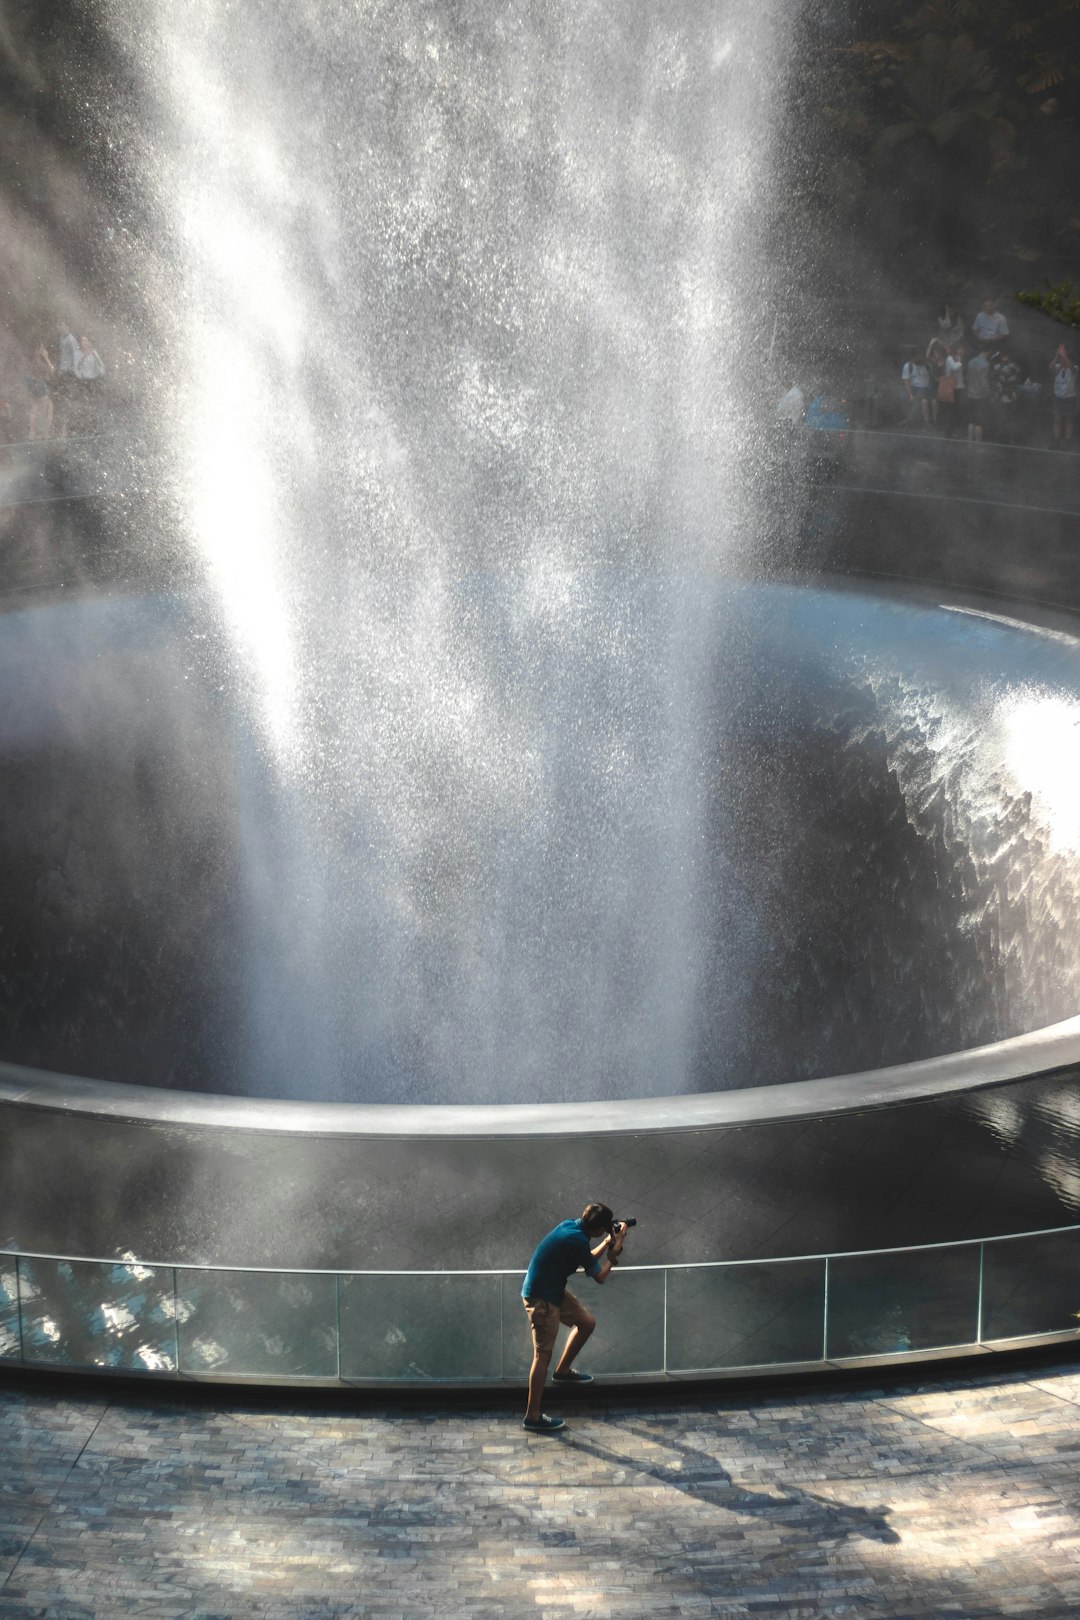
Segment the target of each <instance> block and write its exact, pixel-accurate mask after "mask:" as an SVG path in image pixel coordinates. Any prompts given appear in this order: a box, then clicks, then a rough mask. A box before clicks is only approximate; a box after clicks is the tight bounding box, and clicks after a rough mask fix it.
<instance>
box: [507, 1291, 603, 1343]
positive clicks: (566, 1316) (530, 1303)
mask: <svg viewBox="0 0 1080 1620" xmlns="http://www.w3.org/2000/svg"><path fill="white" fill-rule="evenodd" d="M521 1303H522V1304H523V1305H524V1307H525V1315H526V1316H527V1317H528V1318H529V1326H530V1327H531V1328H532V1336H533V1346H534V1347H535V1349H536V1351H537V1353H538V1354H539V1355H545V1354H550V1352H551V1350H552V1347H553V1346H554V1344H555V1340H556V1338H557V1337H558V1332H559V1328H560V1326H561V1325H562V1323H564V1322H565V1323H566V1325H567V1327H577V1326H578V1324H579V1323H580V1324H581V1325H582V1326H588V1325H589V1324H591V1322H592V1316H591V1314H590V1313H589V1312H588V1311H587V1310H586V1309H585V1307H584V1305H583V1304H582V1303H581V1301H580V1299H578V1297H577V1295H576V1294H572V1293H571V1292H570V1290H569V1288H568V1289H567V1290H566V1293H565V1294H564V1295H563V1297H562V1304H561V1305H556V1304H554V1302H553V1301H552V1300H550V1299H523V1300H522V1302H521Z"/></svg>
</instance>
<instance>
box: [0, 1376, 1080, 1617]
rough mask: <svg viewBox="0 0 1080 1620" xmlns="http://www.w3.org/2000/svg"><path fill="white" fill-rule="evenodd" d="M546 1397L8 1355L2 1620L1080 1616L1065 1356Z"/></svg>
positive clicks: (1077, 1382)
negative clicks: (705, 1388) (250, 1388)
mask: <svg viewBox="0 0 1080 1620" xmlns="http://www.w3.org/2000/svg"><path fill="white" fill-rule="evenodd" d="M579 1394H580V1392H574V1396H575V1397H576V1396H579ZM560 1405H561V1407H562V1409H563V1410H564V1411H565V1412H566V1414H567V1416H568V1418H569V1419H570V1422H569V1423H568V1426H567V1429H566V1430H565V1431H564V1435H563V1438H561V1439H555V1438H552V1439H544V1438H541V1437H534V1436H530V1435H526V1434H524V1433H523V1431H522V1430H521V1429H520V1428H519V1427H518V1426H517V1425H518V1412H517V1409H516V1407H511V1406H510V1405H509V1404H507V1403H506V1402H505V1401H503V1400H502V1399H501V1398H494V1397H493V1398H491V1399H487V1400H485V1401H483V1402H480V1401H478V1400H477V1399H476V1398H473V1399H472V1400H471V1401H470V1402H469V1403H462V1404H461V1405H455V1404H452V1403H451V1402H449V1401H447V1400H446V1398H445V1397H441V1398H440V1403H439V1404H438V1405H434V1404H432V1405H424V1404H421V1403H415V1402H414V1403H412V1404H408V1403H403V1402H397V1401H395V1402H391V1401H389V1400H387V1399H386V1398H383V1397H379V1398H372V1397H371V1396H367V1395H365V1396H357V1397H356V1399H355V1400H352V1401H349V1402H342V1401H340V1400H339V1399H337V1398H334V1399H329V1398H327V1397H325V1396H322V1395H312V1396H310V1397H306V1398H305V1397H300V1396H298V1395H297V1394H296V1392H295V1391H289V1392H287V1393H285V1394H282V1393H280V1392H279V1393H267V1392H247V1391H243V1390H240V1391H237V1390H227V1389H220V1388H219V1389H215V1390H212V1391H207V1390H205V1389H200V1390H196V1391H194V1392H188V1391H184V1390H169V1389H166V1388H161V1387H157V1386H154V1387H149V1386H141V1387H133V1386H131V1385H130V1384H128V1385H123V1386H110V1385H108V1384H106V1383H99V1384H93V1385H86V1384H79V1385H76V1386H72V1385H70V1384H64V1383H61V1382H48V1383H46V1382H34V1381H32V1380H31V1379H29V1378H28V1377H25V1376H22V1375H17V1374H16V1375H9V1376H8V1377H7V1378H6V1379H3V1380H0V1617H2V1620H14V1617H16V1616H18V1617H20V1620H22V1617H29V1616H55V1617H56V1620H76V1617H78V1620H91V1617H93V1620H98V1617H110V1620H111V1617H114V1616H124V1617H130V1620H143V1617H146V1620H156V1617H159V1616H160V1617H165V1616H185V1617H192V1620H196V1617H197V1620H234V1617H246V1616H260V1617H267V1620H269V1617H275V1620H277V1617H280V1620H315V1617H320V1620H330V1617H334V1616H349V1615H363V1616H380V1617H386V1620H389V1617H397V1616H402V1617H407V1620H414V1617H417V1620H419V1617H423V1616H429V1615H448V1616H452V1617H455V1620H457V1617H465V1616H473V1615H477V1616H479V1615H484V1616H487V1615H491V1616H511V1617H513V1616H519V1615H520V1616H535V1617H538V1620H542V1617H546V1616H551V1617H556V1616H558V1617H562V1616H568V1615H596V1616H615V1617H618V1620H623V1617H631V1616H656V1615H680V1616H681V1615H688V1616H694V1615H723V1616H732V1617H737V1616H738V1617H741V1616H760V1615H779V1616H807V1617H811V1616H812V1617H814V1620H817V1617H819V1616H832V1615H850V1616H855V1617H857V1620H900V1617H914V1616H925V1617H930V1616H933V1617H934V1620H938V1617H940V1616H946V1615H947V1616H962V1617H965V1620H974V1617H976V1616H999V1615H1025V1616H1027V1615H1030V1616H1035V1615H1038V1616H1040V1617H1042V1620H1050V1617H1054V1620H1064V1617H1065V1616H1070V1617H1075V1616H1076V1615H1077V1614H1080V1477H1078V1463H1080V1361H1078V1360H1077V1358H1076V1354H1075V1352H1073V1354H1072V1355H1071V1356H1068V1357H1066V1356H1064V1355H1062V1356H1061V1357H1059V1358H1058V1359H1056V1360H1053V1361H1045V1360H1044V1361H1040V1362H1028V1363H1026V1364H1023V1365H1017V1364H1015V1363H1000V1362H998V1363H995V1364H994V1365H993V1367H991V1368H989V1369H987V1368H986V1367H985V1365H984V1366H978V1367H977V1368H976V1369H975V1370H963V1371H959V1372H958V1371H956V1370H955V1369H954V1370H953V1371H951V1372H942V1371H940V1370H939V1371H938V1372H936V1373H935V1374H934V1376H932V1377H931V1376H929V1375H928V1376H925V1377H924V1378H923V1379H922V1381H921V1382H919V1383H917V1384H915V1383H911V1382H907V1383H900V1382H892V1381H889V1380H887V1379H882V1378H881V1376H880V1375H879V1380H878V1382H877V1383H876V1384H873V1385H871V1384H869V1383H865V1384H857V1383H847V1384H845V1385H843V1386H836V1385H830V1384H816V1385H809V1384H808V1385H804V1386H802V1387H800V1388H798V1389H796V1390H795V1391H792V1390H791V1389H780V1388H772V1389H769V1388H766V1389H764V1390H758V1391H755V1392H749V1393H748V1392H746V1391H736V1390H727V1391H724V1390H722V1389H717V1390H715V1391H714V1392H713V1393H711V1394H709V1395H704V1394H702V1392H701V1391H700V1390H696V1391H693V1392H683V1393H676V1394H674V1395H667V1394H666V1393H665V1394H660V1395H658V1394H656V1393H655V1392H653V1393H641V1394H640V1395H634V1396H629V1395H627V1394H626V1393H625V1392H624V1393H620V1394H618V1395H617V1396H608V1397H606V1398H605V1397H601V1396H597V1395H594V1394H592V1393H591V1392H586V1393H585V1395H584V1397H583V1398H577V1399H575V1398H574V1397H570V1398H564V1396H563V1395H562V1392H560V1396H559V1400H558V1401H556V1400H555V1399H554V1398H553V1399H552V1401H551V1403H550V1407H549V1409H552V1410H553V1409H556V1408H557V1407H558V1406H560Z"/></svg>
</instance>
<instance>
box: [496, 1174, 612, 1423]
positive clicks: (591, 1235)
mask: <svg viewBox="0 0 1080 1620" xmlns="http://www.w3.org/2000/svg"><path fill="white" fill-rule="evenodd" d="M626 1230H627V1223H626V1222H625V1221H617V1220H616V1219H615V1217H614V1215H613V1214H612V1213H611V1210H610V1209H609V1208H608V1206H607V1205H606V1204H586V1205H585V1208H584V1209H583V1210H582V1212H581V1214H580V1216H579V1217H578V1219H577V1220H576V1221H561V1222H560V1223H559V1225H558V1226H556V1227H553V1228H552V1230H551V1231H550V1232H549V1233H548V1234H547V1236H546V1237H545V1238H542V1239H541V1240H540V1242H539V1243H538V1244H537V1246H536V1249H535V1250H534V1252H533V1257H532V1259H531V1260H530V1261H529V1269H528V1271H527V1272H526V1273H525V1281H524V1283H523V1284H522V1288H521V1298H522V1303H523V1304H524V1306H525V1313H526V1315H527V1316H528V1318H529V1326H530V1328H531V1329H532V1340H533V1359H532V1367H531V1368H530V1369H529V1404H528V1406H527V1407H526V1408H525V1416H524V1418H523V1419H522V1427H523V1428H525V1429H529V1430H531V1431H532V1432H533V1433H534V1434H554V1433H555V1432H556V1430H558V1429H561V1428H562V1427H563V1420H562V1418H560V1417H547V1416H545V1414H544V1413H543V1411H542V1410H541V1406H542V1402H543V1398H544V1384H545V1382H546V1380H547V1372H548V1367H549V1365H550V1363H551V1357H552V1353H553V1351H554V1349H555V1340H556V1338H557V1337H558V1333H559V1327H560V1324H561V1323H563V1322H565V1323H566V1324H567V1326H568V1327H569V1328H570V1336H569V1338H568V1339H567V1341H566V1344H565V1345H564V1347H563V1353H562V1355H561V1356H560V1357H559V1360H558V1362H557V1364H556V1367H555V1371H554V1373H553V1374H552V1379H553V1381H554V1382H555V1383H560V1384H588V1383H590V1382H591V1381H592V1374H591V1373H587V1372H578V1371H577V1369H576V1368H575V1367H574V1366H573V1365H572V1363H573V1360H574V1357H575V1356H576V1355H577V1353H578V1351H579V1350H580V1349H581V1347H582V1345H583V1344H584V1343H585V1341H586V1339H587V1338H589V1336H590V1335H591V1333H592V1331H593V1329H594V1328H595V1326H596V1317H595V1316H594V1315H593V1314H592V1312H591V1311H588V1310H586V1308H585V1306H584V1305H583V1304H582V1303H581V1301H580V1300H579V1299H578V1298H577V1296H576V1295H574V1294H572V1293H571V1292H570V1290H569V1288H567V1286H566V1284H567V1281H568V1279H569V1278H570V1277H571V1275H572V1274H573V1273H574V1272H575V1271H577V1270H578V1268H579V1267H582V1268H584V1270H585V1272H586V1273H587V1274H588V1276H590V1277H591V1278H592V1279H593V1281H594V1282H598V1283H602V1282H604V1281H605V1279H606V1278H607V1276H608V1275H609V1273H610V1271H611V1268H612V1266H613V1265H614V1264H615V1262H616V1261H617V1260H618V1258H619V1255H620V1254H621V1252H622V1246H623V1242H624V1240H625V1238H626ZM598 1238H599V1240H600V1241H599V1242H597V1241H596V1240H597V1239H598Z"/></svg>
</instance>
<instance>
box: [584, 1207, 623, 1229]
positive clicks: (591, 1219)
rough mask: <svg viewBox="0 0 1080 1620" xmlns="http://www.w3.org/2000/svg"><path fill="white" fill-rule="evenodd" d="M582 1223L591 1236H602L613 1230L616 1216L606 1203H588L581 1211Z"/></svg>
mask: <svg viewBox="0 0 1080 1620" xmlns="http://www.w3.org/2000/svg"><path fill="white" fill-rule="evenodd" d="M581 1224H582V1226H583V1227H584V1228H585V1230H586V1232H587V1233H588V1235H589V1236H590V1237H600V1236H602V1234H603V1233H604V1232H610V1231H611V1228H612V1227H613V1226H614V1224H615V1216H614V1215H613V1214H612V1212H611V1210H610V1209H609V1208H608V1207H607V1205H606V1204H586V1205H585V1208H584V1209H583V1210H582V1212H581Z"/></svg>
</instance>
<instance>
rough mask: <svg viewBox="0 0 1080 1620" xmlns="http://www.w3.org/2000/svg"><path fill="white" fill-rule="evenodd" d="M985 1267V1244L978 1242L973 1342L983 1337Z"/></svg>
mask: <svg viewBox="0 0 1080 1620" xmlns="http://www.w3.org/2000/svg"><path fill="white" fill-rule="evenodd" d="M985 1269H986V1244H985V1243H980V1244H979V1303H978V1306H977V1308H976V1311H975V1343H976V1344H982V1339H983V1274H984V1272H985Z"/></svg>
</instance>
